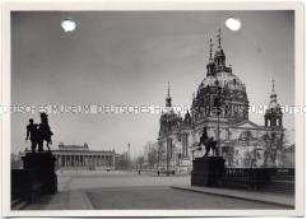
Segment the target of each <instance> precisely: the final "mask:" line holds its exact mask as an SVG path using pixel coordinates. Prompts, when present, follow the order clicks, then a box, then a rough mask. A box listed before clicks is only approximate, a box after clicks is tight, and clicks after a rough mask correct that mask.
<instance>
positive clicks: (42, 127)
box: [26, 112, 53, 153]
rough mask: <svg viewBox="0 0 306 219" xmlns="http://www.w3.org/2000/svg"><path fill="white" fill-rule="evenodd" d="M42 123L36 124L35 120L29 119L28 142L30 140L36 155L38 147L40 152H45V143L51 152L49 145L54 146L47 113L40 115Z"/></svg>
mask: <svg viewBox="0 0 306 219" xmlns="http://www.w3.org/2000/svg"><path fill="white" fill-rule="evenodd" d="M40 119H41V123H40V124H36V123H34V120H33V119H29V125H28V126H27V137H26V141H27V140H29V139H30V141H31V150H32V153H35V151H36V148H37V146H38V152H42V151H43V146H44V141H46V143H47V144H46V146H47V148H48V150H49V151H50V147H49V145H51V144H52V140H51V136H52V135H53V133H52V131H51V129H50V126H49V121H48V115H47V114H46V113H44V112H43V113H40Z"/></svg>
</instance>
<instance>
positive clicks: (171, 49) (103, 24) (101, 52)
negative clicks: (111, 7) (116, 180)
mask: <svg viewBox="0 0 306 219" xmlns="http://www.w3.org/2000/svg"><path fill="white" fill-rule="evenodd" d="M229 17H234V18H238V19H240V20H241V22H242V27H241V29H240V30H239V31H236V32H234V31H231V30H229V29H228V28H227V27H226V26H225V20H226V19H227V18H229ZM65 18H72V19H73V20H75V21H76V22H77V23H78V25H77V28H76V30H75V31H73V32H65V31H63V29H62V27H61V21H62V20H63V19H65ZM218 28H221V29H222V47H223V49H224V52H225V54H226V59H227V63H228V64H231V65H232V68H233V73H234V74H236V75H237V76H238V77H239V78H240V79H241V80H242V82H243V83H245V84H246V90H247V94H248V98H249V101H250V105H256V106H263V105H267V104H268V103H269V94H270V92H271V80H272V78H273V77H274V79H275V89H276V93H277V94H278V100H279V103H280V104H281V105H283V106H284V105H286V106H291V105H293V104H294V13H293V12H292V11H151V12H150V11H146V12H141V11H138V12H136V11H134V12H133V11H121V12H120V11H96V12H67V11H62V12H60V11H58V12H54V11H53V12H51V11H50V12H48V11H44V12H43V11H36V12H31V11H30V12H13V13H12V15H11V39H12V41H11V48H12V66H11V67H12V68H11V93H12V97H11V98H12V104H13V105H18V106H40V105H41V104H45V105H48V106H78V105H79V106H84V105H88V104H92V105H93V106H97V105H99V106H105V105H106V106H109V105H113V106H115V105H126V106H141V105H151V106H164V104H165V96H166V92H167V83H168V81H169V82H170V85H171V96H172V102H173V104H174V105H190V104H191V99H192V93H193V92H196V90H197V87H198V85H199V84H200V83H201V81H202V80H203V78H204V77H205V75H206V67H205V66H206V63H207V61H208V56H209V38H210V37H212V38H213V42H214V43H215V44H216V35H217V30H218ZM31 112H32V113H30V112H24V111H22V112H15V113H13V115H12V147H13V148H12V151H13V152H16V151H18V150H20V149H21V148H24V147H25V146H28V147H29V142H27V143H26V142H25V134H26V131H25V127H26V125H27V123H28V119H29V118H34V120H35V121H36V122H39V113H38V110H34V111H31ZM159 117H160V114H158V113H138V114H133V113H129V114H127V113H125V114H123V113H121V114H111V113H108V114H106V113H84V112H83V113H69V112H66V113H51V114H49V120H50V121H49V123H50V126H51V128H52V130H53V132H54V136H53V147H52V148H53V149H55V148H57V145H58V143H59V142H64V143H65V144H76V145H83V144H84V142H87V143H88V144H89V147H90V148H91V149H96V150H109V149H115V150H116V152H118V153H122V152H124V151H125V150H127V144H128V143H129V142H130V144H131V154H132V156H137V155H138V154H140V153H141V152H142V151H143V147H144V146H145V145H146V143H147V142H148V141H154V140H156V139H157V135H158V130H159ZM250 120H251V121H253V122H255V123H257V124H259V125H263V124H264V119H263V114H260V113H251V114H250ZM293 124H294V121H293V116H292V115H288V114H285V115H284V125H285V128H286V129H287V130H288V133H289V134H290V133H292V131H293V127H294V125H293Z"/></svg>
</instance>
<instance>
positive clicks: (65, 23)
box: [61, 18, 76, 32]
mask: <svg viewBox="0 0 306 219" xmlns="http://www.w3.org/2000/svg"><path fill="white" fill-rule="evenodd" d="M61 25H62V28H63V30H64V31H65V32H72V31H74V30H75V28H76V22H75V21H74V20H72V19H71V18H67V19H64V20H62V23H61Z"/></svg>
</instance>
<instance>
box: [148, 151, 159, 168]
mask: <svg viewBox="0 0 306 219" xmlns="http://www.w3.org/2000/svg"><path fill="white" fill-rule="evenodd" d="M148 163H149V167H150V168H154V167H155V166H156V165H157V163H158V151H157V149H155V148H151V150H150V151H149V153H148Z"/></svg>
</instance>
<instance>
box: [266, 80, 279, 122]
mask: <svg viewBox="0 0 306 219" xmlns="http://www.w3.org/2000/svg"><path fill="white" fill-rule="evenodd" d="M282 119H283V113H282V110H281V107H280V105H279V104H278V102H277V94H276V92H275V87H274V79H273V80H272V92H271V95H270V103H269V108H268V109H267V110H266V113H265V126H266V127H282V126H283V124H282Z"/></svg>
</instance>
